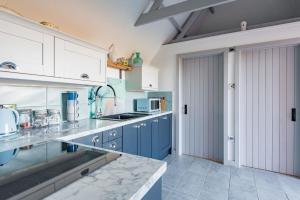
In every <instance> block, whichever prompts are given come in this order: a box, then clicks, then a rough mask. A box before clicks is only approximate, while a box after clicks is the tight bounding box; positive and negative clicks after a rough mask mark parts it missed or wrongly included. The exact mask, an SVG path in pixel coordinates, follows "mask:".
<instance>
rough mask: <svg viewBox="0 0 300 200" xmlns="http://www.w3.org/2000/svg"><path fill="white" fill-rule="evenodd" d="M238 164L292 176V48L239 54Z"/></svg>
mask: <svg viewBox="0 0 300 200" xmlns="http://www.w3.org/2000/svg"><path fill="white" fill-rule="evenodd" d="M240 69H241V71H240V75H241V76H240V86H239V87H240V101H241V104H240V105H241V107H240V162H241V164H242V165H244V166H247V167H253V168H259V169H265V170H269V171H274V172H280V173H283V174H290V175H294V174H295V169H294V166H295V163H294V161H295V151H294V147H295V144H294V139H295V122H293V121H292V119H291V117H292V116H291V115H292V108H295V47H294V46H278V47H268V48H252V49H245V50H242V51H241V68H240Z"/></svg>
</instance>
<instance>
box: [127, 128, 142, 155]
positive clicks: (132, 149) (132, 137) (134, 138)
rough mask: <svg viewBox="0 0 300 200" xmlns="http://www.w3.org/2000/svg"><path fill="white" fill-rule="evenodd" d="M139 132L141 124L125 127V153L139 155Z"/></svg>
mask: <svg viewBox="0 0 300 200" xmlns="http://www.w3.org/2000/svg"><path fill="white" fill-rule="evenodd" d="M139 132H140V123H136V124H129V125H126V126H123V152H125V153H129V154H133V155H138V154H139V144H138V143H139V142H138V138H139Z"/></svg>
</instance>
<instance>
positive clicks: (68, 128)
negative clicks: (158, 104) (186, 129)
mask: <svg viewBox="0 0 300 200" xmlns="http://www.w3.org/2000/svg"><path fill="white" fill-rule="evenodd" d="M170 113H172V112H171V111H170V112H161V113H156V114H152V115H148V116H145V117H140V118H136V119H131V120H126V121H109V120H99V119H84V120H80V121H78V122H77V123H63V124H61V125H59V126H50V127H47V128H36V129H24V130H21V131H20V133H19V134H16V135H12V136H10V137H7V138H5V139H4V138H1V139H0V152H2V151H6V150H11V149H12V148H19V147H23V146H28V145H33V144H38V143H42V142H47V141H50V140H60V141H70V140H72V139H76V138H79V137H84V136H87V135H91V134H94V133H99V132H102V131H106V130H109V129H113V128H117V127H121V126H125V125H128V124H132V123H137V122H139V121H143V120H147V119H151V118H155V117H159V116H162V115H166V114H170Z"/></svg>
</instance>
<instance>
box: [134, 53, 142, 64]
mask: <svg viewBox="0 0 300 200" xmlns="http://www.w3.org/2000/svg"><path fill="white" fill-rule="evenodd" d="M140 55H141V54H140V52H136V53H135V54H134V55H133V56H132V64H133V66H134V67H142V65H143V59H142V58H141V56H140Z"/></svg>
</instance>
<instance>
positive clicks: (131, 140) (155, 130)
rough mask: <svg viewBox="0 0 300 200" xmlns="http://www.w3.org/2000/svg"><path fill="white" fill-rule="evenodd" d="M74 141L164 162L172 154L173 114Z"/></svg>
mask: <svg viewBox="0 0 300 200" xmlns="http://www.w3.org/2000/svg"><path fill="white" fill-rule="evenodd" d="M72 141H73V142H75V143H79V144H85V145H88V146H96V147H103V148H105V149H110V150H115V151H123V152H125V153H129V154H133V155H140V156H144V157H149V158H154V159H159V160H162V159H164V158H165V157H166V156H167V155H168V154H169V153H171V144H172V114H169V115H163V116H160V117H157V118H153V119H149V120H145V121H142V122H138V123H134V124H129V125H126V126H123V127H119V128H115V129H111V130H107V131H104V132H102V133H97V134H93V135H88V136H85V137H81V138H77V139H74V140H72Z"/></svg>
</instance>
